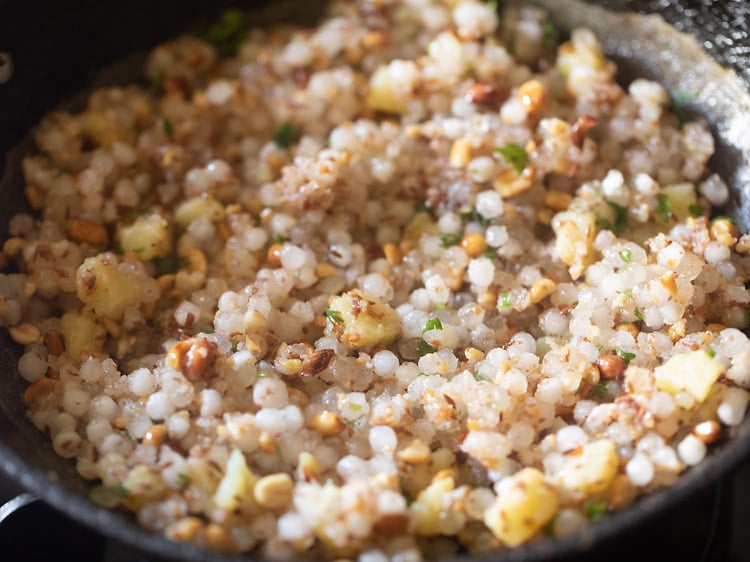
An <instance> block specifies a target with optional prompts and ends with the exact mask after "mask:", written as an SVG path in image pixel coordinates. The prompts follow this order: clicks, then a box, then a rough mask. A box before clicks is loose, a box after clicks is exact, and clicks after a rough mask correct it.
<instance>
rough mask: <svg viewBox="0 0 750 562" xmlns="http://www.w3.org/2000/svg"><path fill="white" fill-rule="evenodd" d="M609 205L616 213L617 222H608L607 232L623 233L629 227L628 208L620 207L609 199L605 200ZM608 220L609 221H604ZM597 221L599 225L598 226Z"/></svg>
mask: <svg viewBox="0 0 750 562" xmlns="http://www.w3.org/2000/svg"><path fill="white" fill-rule="evenodd" d="M604 201H605V202H606V203H607V205H609V207H610V208H611V209H612V210H613V211H614V212H615V221H614V222H610V221H607V223H608V224H607V225H606V226H605V228H606V229H607V230H611V231H612V232H614V233H618V232H622V231H623V230H625V229H626V228H627V227H628V208H627V207H624V206H622V205H619V204H617V203H615V202H614V201H610V200H609V199H605V200H604ZM603 220H607V219H603ZM598 222H599V221H598V220H597V224H598Z"/></svg>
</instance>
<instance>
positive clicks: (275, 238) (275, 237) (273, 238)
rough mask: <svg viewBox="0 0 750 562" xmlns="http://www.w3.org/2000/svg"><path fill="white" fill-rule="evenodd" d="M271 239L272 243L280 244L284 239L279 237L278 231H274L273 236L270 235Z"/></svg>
mask: <svg viewBox="0 0 750 562" xmlns="http://www.w3.org/2000/svg"><path fill="white" fill-rule="evenodd" d="M271 241H272V242H273V243H274V244H281V243H282V242H283V241H284V239H283V238H282V237H281V234H279V233H278V232H274V233H273V236H271Z"/></svg>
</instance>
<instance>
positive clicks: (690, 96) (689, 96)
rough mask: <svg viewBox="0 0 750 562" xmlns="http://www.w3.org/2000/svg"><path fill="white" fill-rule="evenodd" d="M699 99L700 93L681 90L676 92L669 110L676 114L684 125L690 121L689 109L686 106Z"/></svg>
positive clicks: (670, 101) (670, 102)
mask: <svg viewBox="0 0 750 562" xmlns="http://www.w3.org/2000/svg"><path fill="white" fill-rule="evenodd" d="M697 97H698V92H692V91H689V90H679V91H677V92H675V93H674V95H673V96H672V99H671V100H669V110H670V111H671V112H672V113H674V115H675V116H676V117H677V119H679V121H680V123H684V122H686V121H687V120H688V119H689V115H688V112H687V108H686V107H685V106H686V105H687V104H688V103H689V102H691V101H693V100H694V99H695V98H697Z"/></svg>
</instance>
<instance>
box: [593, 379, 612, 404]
mask: <svg viewBox="0 0 750 562" xmlns="http://www.w3.org/2000/svg"><path fill="white" fill-rule="evenodd" d="M594 394H596V397H597V398H598V399H599V400H603V399H604V398H606V397H607V394H609V387H608V386H607V383H606V382H600V383H597V384H596V386H594Z"/></svg>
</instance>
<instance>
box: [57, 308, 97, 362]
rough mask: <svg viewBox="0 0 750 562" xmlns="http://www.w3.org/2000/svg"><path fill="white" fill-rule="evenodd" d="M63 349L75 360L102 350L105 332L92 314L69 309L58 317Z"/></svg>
mask: <svg viewBox="0 0 750 562" xmlns="http://www.w3.org/2000/svg"><path fill="white" fill-rule="evenodd" d="M60 328H61V331H62V336H63V340H64V341H65V350H66V351H67V353H68V355H69V356H70V357H71V358H72V359H73V360H74V361H76V362H78V361H81V360H82V359H83V358H84V357H87V356H89V355H91V354H93V353H96V352H99V351H101V350H102V346H103V345H104V340H105V338H106V335H107V334H106V332H105V331H104V328H103V327H102V326H101V325H100V324H99V323H98V322H97V321H96V318H94V316H93V315H91V314H89V313H86V312H83V311H78V310H70V311H68V312H66V313H65V314H64V315H63V317H62V318H61V319H60Z"/></svg>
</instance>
